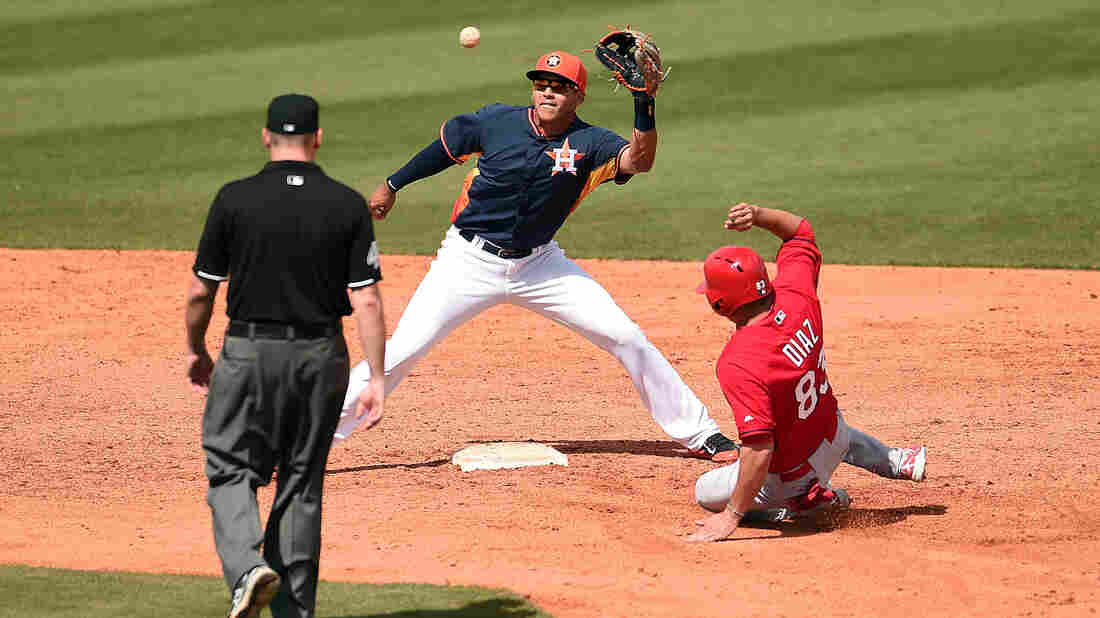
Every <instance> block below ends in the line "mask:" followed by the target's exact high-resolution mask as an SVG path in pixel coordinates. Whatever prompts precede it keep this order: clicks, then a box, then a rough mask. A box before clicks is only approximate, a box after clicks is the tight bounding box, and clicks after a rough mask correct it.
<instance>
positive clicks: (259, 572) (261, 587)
mask: <svg viewBox="0 0 1100 618" xmlns="http://www.w3.org/2000/svg"><path fill="white" fill-rule="evenodd" d="M279 584H280V581H279V575H278V574H277V573H276V572H275V571H272V570H271V569H270V568H268V567H267V566H266V565H262V564H261V565H259V566H255V567H252V570H250V571H248V572H247V573H245V574H244V575H242V576H241V580H240V581H239V582H237V585H236V587H234V588H233V603H232V606H230V608H229V613H228V614H226V618H257V616H259V615H260V612H261V611H263V608H265V607H267V604H268V603H270V602H271V599H274V598H275V595H276V594H277V593H278V592H279Z"/></svg>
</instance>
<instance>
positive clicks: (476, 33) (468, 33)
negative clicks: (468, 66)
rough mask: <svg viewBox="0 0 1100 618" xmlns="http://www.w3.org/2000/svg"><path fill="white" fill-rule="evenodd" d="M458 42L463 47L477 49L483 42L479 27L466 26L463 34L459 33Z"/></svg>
mask: <svg viewBox="0 0 1100 618" xmlns="http://www.w3.org/2000/svg"><path fill="white" fill-rule="evenodd" d="M458 42H459V43H461V44H462V46H463V47H477V44H478V43H480V42H481V31H480V30H478V29H477V26H466V27H465V28H463V29H462V32H459V33H458Z"/></svg>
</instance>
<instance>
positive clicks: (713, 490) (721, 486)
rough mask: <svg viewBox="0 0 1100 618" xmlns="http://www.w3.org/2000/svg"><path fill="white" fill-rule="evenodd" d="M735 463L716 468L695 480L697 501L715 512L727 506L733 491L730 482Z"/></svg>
mask: <svg viewBox="0 0 1100 618" xmlns="http://www.w3.org/2000/svg"><path fill="white" fill-rule="evenodd" d="M735 465H736V464H734V465H733V466H724V467H722V468H715V469H713V470H711V471H709V472H707V473H706V474H704V475H703V476H700V477H699V480H698V481H695V501H696V502H698V503H699V506H701V507H703V508H704V509H706V510H708V511H713V512H715V513H717V512H719V511H721V510H723V509H725V508H726V505H727V504H729V501H730V495H731V494H732V493H733V485H732V484H731V483H730V477H731V473H732V472H733V471H732V470H730V468H733V467H734V466H735Z"/></svg>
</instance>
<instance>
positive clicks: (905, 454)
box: [898, 446, 928, 483]
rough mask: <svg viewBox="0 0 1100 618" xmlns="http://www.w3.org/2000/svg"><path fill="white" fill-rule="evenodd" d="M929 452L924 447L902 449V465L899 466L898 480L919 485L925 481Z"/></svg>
mask: <svg viewBox="0 0 1100 618" xmlns="http://www.w3.org/2000/svg"><path fill="white" fill-rule="evenodd" d="M927 459H928V452H927V450H926V449H925V448H924V447H923V446H914V447H910V448H903V449H901V465H900V466H898V478H899V479H908V480H910V481H914V482H916V483H919V482H921V481H923V480H924V465H925V462H926V461H927Z"/></svg>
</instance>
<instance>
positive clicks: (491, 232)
mask: <svg viewBox="0 0 1100 618" xmlns="http://www.w3.org/2000/svg"><path fill="white" fill-rule="evenodd" d="M534 114H535V112H534V109H533V108H531V107H513V106H505V105H490V106H487V107H484V108H482V109H481V110H479V111H478V112H477V113H475V114H468V115H463V116H457V117H455V118H453V119H451V120H450V121H448V122H447V123H445V124H444V125H443V128H442V131H441V134H442V139H443V144H444V147H445V148H446V149H447V151H448V152H449V153H450V154H451V156H452V157H454V158H455V160H456V161H458V162H460V163H461V162H464V161H465V160H466V159H467V158H469V157H471V156H474V155H478V157H479V158H478V161H477V167H476V168H475V169H473V170H471V172H470V173H469V174H468V175H467V177H466V182H465V183H464V184H463V188H462V193H461V194H460V195H459V197H458V199H457V200H456V201H455V207H454V211H453V213H452V221H453V222H454V223H455V225H456V226H457V227H459V228H461V229H468V230H472V231H475V232H477V233H478V234H479V235H481V236H483V237H485V238H486V239H488V240H490V241H492V242H494V243H498V244H500V245H502V246H507V247H516V248H525V247H535V246H538V245H541V244H543V243H546V242H549V241H550V240H551V239H552V238H553V237H554V234H555V233H556V232H557V230H558V228H560V227H561V226H562V224H563V223H564V222H565V219H566V217H568V216H569V214H570V213H571V212H573V210H575V209H576V207H577V206H578V205H579V204H580V202H581V201H582V200H583V199H584V198H585V197H586V196H587V195H588V194H589V193H590V192H592V191H593V190H594V189H595V188H596V187H597V186H599V185H600V184H601V183H604V182H606V181H608V180H612V179H615V178H616V175H617V174H618V156H619V153H621V152H622V150H623V149H624V148H625V147H626V146H627V142H626V140H624V139H623V138H621V137H619V136H618V135H616V134H615V133H612V132H611V131H608V130H607V129H603V128H600V127H596V126H592V125H590V124H588V123H586V122H583V121H582V120H580V119H577V120H575V121H574V122H573V124H572V125H571V126H570V127H569V129H568V130H567V131H566V132H565V133H564V134H562V135H556V136H546V135H544V134H542V132H541V131H540V130H539V128H538V126H537V125H536V124H535V117H534ZM628 178H629V177H620V178H619V180H620V182H625V181H626V180H627V179H628Z"/></svg>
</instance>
